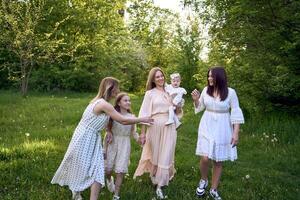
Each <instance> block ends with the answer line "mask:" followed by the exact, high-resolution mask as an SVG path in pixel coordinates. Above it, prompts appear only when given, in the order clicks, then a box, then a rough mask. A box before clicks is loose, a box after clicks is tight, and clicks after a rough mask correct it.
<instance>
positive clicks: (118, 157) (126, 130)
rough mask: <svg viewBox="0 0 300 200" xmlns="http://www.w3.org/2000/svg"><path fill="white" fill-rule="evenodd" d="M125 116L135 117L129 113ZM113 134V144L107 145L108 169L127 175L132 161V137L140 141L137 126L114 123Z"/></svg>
mask: <svg viewBox="0 0 300 200" xmlns="http://www.w3.org/2000/svg"><path fill="white" fill-rule="evenodd" d="M125 116H133V115H132V114H130V113H128V114H126V115H125ZM111 132H112V134H113V140H112V143H110V144H108V145H107V147H106V148H107V152H106V166H105V167H106V169H107V170H108V171H111V170H112V169H113V168H114V171H115V172H116V173H127V172H128V165H129V159H130V147H131V144H130V135H132V136H133V137H134V138H135V140H138V134H137V133H136V128H135V125H123V124H121V123H119V122H116V121H113V124H112V129H111Z"/></svg>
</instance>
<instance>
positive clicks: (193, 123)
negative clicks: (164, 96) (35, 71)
mask: <svg viewBox="0 0 300 200" xmlns="http://www.w3.org/2000/svg"><path fill="white" fill-rule="evenodd" d="M0 92H1V93H0V199H1V200H9V199H30V200H38V199H39V200H40V199H44V200H48V199H49V200H52V199H55V200H59V199H64V200H65V199H70V198H71V193H70V191H69V190H68V189H67V188H66V187H60V186H58V185H51V184H50V181H51V179H52V177H53V175H54V173H55V171H56V169H57V168H58V166H59V164H60V162H61V160H62V158H63V156H64V153H65V151H66V149H67V146H68V144H69V141H70V138H71V136H72V133H73V130H74V128H75V126H76V124H77V123H78V121H79V119H80V117H81V115H82V112H83V110H84V109H85V107H86V105H87V104H88V102H89V100H90V99H91V98H92V97H93V94H80V93H65V94H59V95H57V94H54V95H52V94H49V95H46V94H39V93H37V94H30V96H29V97H28V98H22V97H20V96H19V94H17V93H14V92H10V91H0ZM132 100H133V106H132V107H133V110H134V113H137V112H138V109H139V106H140V104H141V98H140V97H137V96H135V95H132ZM184 111H185V115H184V118H183V120H182V121H183V125H182V127H181V128H180V129H179V131H178V140H177V146H176V159H175V165H176V170H177V174H176V175H175V178H174V179H173V180H172V181H171V182H170V185H169V186H168V187H167V188H165V189H164V191H165V193H166V195H168V199H172V200H182V199H184V200H191V199H198V198H197V197H196V196H195V187H196V186H197V183H198V181H199V176H200V173H199V170H198V163H199V158H198V157H197V156H195V147H196V141H197V128H198V124H199V120H200V115H195V114H194V113H193V108H192V104H191V102H190V101H189V100H188V101H187V103H186V105H185V107H184ZM299 122H300V116H299V115H298V116H289V115H288V114H284V113H272V114H261V115H255V116H247V117H246V124H245V125H243V126H242V130H241V134H240V144H239V147H238V157H239V158H238V160H237V161H236V162H225V164H224V171H223V174H222V178H221V183H220V187H219V191H220V192H221V194H222V197H223V199H225V200H228V199H230V200H235V199H236V200H240V199H249V200H250V199H251V200H253V199H255V200H256V199H274V200H281V199H300V191H299V185H300V177H299V174H300V156H299V155H298V154H299V150H300V139H299V135H300V128H299ZM275 138H276V140H277V141H275ZM132 146H133V148H132V153H131V165H130V168H129V176H126V178H125V181H124V183H123V186H122V191H121V198H122V199H125V200H135V199H136V200H139V199H141V200H142V199H143V200H151V199H152V198H154V197H155V193H154V188H153V186H152V185H151V183H150V180H149V178H148V175H145V176H142V177H141V178H138V179H137V180H133V179H132V175H133V173H134V170H135V168H136V166H137V162H138V160H139V157H140V154H141V148H140V147H139V146H138V145H137V144H136V143H135V142H134V141H132ZM246 175H248V176H249V178H246ZM248 176H247V177H248ZM83 196H84V199H88V197H89V190H86V191H85V192H84V193H83ZM111 197H112V195H111V194H109V193H108V192H107V190H106V189H104V190H103V191H102V192H101V195H100V198H99V199H105V200H107V199H111ZM204 199H206V198H204Z"/></svg>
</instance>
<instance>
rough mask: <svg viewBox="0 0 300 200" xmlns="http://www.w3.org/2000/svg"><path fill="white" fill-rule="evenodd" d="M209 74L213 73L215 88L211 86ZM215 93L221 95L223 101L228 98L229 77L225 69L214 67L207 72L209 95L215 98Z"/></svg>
mask: <svg viewBox="0 0 300 200" xmlns="http://www.w3.org/2000/svg"><path fill="white" fill-rule="evenodd" d="M209 72H211V74H212V77H213V82H214V85H213V86H210V85H209V81H208V77H209ZM214 92H217V93H218V95H220V98H221V101H224V100H225V99H226V98H227V96H228V87H227V76H226V72H225V69H224V67H219V66H216V67H212V68H210V69H209V70H208V72H207V94H208V95H209V96H211V97H213V96H214V95H213V93H214Z"/></svg>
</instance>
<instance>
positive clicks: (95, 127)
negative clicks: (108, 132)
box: [51, 77, 153, 200]
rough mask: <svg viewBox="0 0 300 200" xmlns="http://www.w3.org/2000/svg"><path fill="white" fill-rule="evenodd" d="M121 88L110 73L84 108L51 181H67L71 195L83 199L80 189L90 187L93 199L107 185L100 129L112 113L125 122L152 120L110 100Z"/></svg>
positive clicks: (62, 182)
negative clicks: (123, 109) (116, 106)
mask: <svg viewBox="0 0 300 200" xmlns="http://www.w3.org/2000/svg"><path fill="white" fill-rule="evenodd" d="M118 92H119V81H118V80H117V79H115V78H112V77H107V78H104V79H103V80H102V81H101V83H100V87H99V92H98V94H97V96H96V97H95V98H94V99H93V100H92V101H91V102H90V104H89V105H88V106H87V108H86V109H85V111H84V113H83V115H82V118H81V120H80V122H79V124H78V125H77V127H76V129H75V131H74V134H73V137H72V140H71V142H70V144H69V147H68V149H67V152H66V154H65V156H64V159H63V161H62V162H61V164H60V166H59V168H58V170H57V171H56V173H55V175H54V177H53V179H52V181H51V183H52V184H55V183H57V184H59V185H61V186H64V185H67V186H68V187H69V189H70V190H71V191H72V194H73V197H72V199H77V200H79V199H82V197H81V195H80V192H81V191H83V190H85V189H87V188H88V187H91V194H90V200H96V199H98V196H99V192H100V189H101V187H102V186H104V159H103V151H102V145H101V136H100V134H99V132H100V131H101V130H103V129H104V128H105V127H106V125H107V122H108V120H109V117H111V118H112V119H114V120H116V121H119V122H121V123H123V124H134V123H139V122H144V123H145V122H146V123H149V122H150V123H152V122H153V119H151V118H150V117H143V118H136V117H133V116H124V115H121V114H120V113H119V112H117V111H116V110H115V109H114V107H113V106H112V105H111V104H109V103H108V101H109V100H110V99H111V98H112V97H114V96H116V94H117V93H118Z"/></svg>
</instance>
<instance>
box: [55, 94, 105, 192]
mask: <svg viewBox="0 0 300 200" xmlns="http://www.w3.org/2000/svg"><path fill="white" fill-rule="evenodd" d="M100 101H103V99H98V100H96V101H95V102H93V103H91V104H89V105H88V106H87V108H86V109H85V111H84V113H83V115H82V118H81V120H80V122H79V124H78V126H77V127H76V129H75V131H74V134H73V137H72V139H71V142H70V144H69V147H68V149H67V152H66V154H65V156H64V159H63V161H62V162H61V164H60V166H59V168H58V170H57V171H56V173H55V175H54V177H53V179H52V181H51V183H52V184H59V185H61V186H64V185H67V186H69V188H70V190H71V191H77V192H79V191H83V190H85V189H86V188H88V187H90V186H91V185H92V184H93V183H94V182H95V181H96V182H98V183H101V184H102V186H104V158H103V150H102V146H101V135H100V131H101V130H102V129H104V128H105V127H106V125H107V123H108V119H109V117H108V116H107V115H106V114H105V113H103V114H100V115H96V114H94V112H93V109H94V107H95V105H96V104H97V103H99V102H100Z"/></svg>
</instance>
